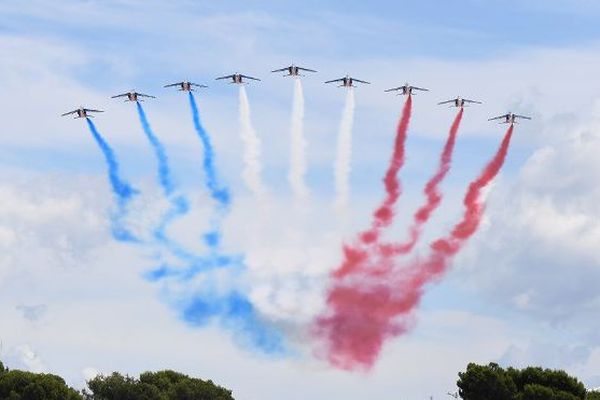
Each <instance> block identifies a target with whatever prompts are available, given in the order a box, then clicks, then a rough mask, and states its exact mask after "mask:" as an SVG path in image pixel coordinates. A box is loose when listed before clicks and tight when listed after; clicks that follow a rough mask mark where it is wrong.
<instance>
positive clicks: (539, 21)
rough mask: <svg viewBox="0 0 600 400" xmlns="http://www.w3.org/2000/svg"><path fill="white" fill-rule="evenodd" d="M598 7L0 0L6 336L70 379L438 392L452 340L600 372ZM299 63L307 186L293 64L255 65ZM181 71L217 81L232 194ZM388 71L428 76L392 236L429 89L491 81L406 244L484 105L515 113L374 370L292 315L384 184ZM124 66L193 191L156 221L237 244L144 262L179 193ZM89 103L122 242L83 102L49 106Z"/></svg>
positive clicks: (414, 193)
mask: <svg viewBox="0 0 600 400" xmlns="http://www.w3.org/2000/svg"><path fill="white" fill-rule="evenodd" d="M599 16H600V6H599V5H598V4H597V3H596V2H593V1H587V0H576V1H563V0H550V1H544V2H541V1H533V0H526V1H496V0H491V1H481V0H465V1H462V2H459V3H456V2H450V3H449V2H441V1H434V2H405V1H395V2H391V1H389V2H388V1H377V0H376V1H370V2H364V1H360V2H359V1H347V2H338V1H312V0H307V1H304V2H281V1H279V2H274V1H260V2H259V1H243V2H242V1H230V2H197V1H183V0H182V1H172V2H168V3H166V2H160V1H138V0H121V1H116V0H115V1H102V2H100V1H66V0H55V1H45V0H33V1H29V2H26V4H25V3H23V2H20V3H18V2H0V17H1V18H0V60H2V61H0V88H2V90H1V91H0V110H2V118H1V119H0V249H1V252H0V316H1V318H0V342H1V346H0V359H2V360H3V362H5V363H6V364H7V365H8V366H9V367H11V368H23V369H28V370H32V371H47V372H52V373H57V374H60V375H63V376H64V377H65V378H66V379H67V381H68V382H69V384H71V385H74V386H75V387H78V388H81V387H83V386H84V384H85V383H84V382H85V379H89V378H90V377H91V376H94V375H95V374H98V373H109V372H111V371H114V370H118V371H122V372H124V373H129V374H138V373H140V372H142V371H145V370H157V369H164V368H171V369H176V370H179V371H182V372H185V373H189V374H191V375H194V376H198V377H202V378H207V379H212V380H213V381H215V382H217V383H219V384H222V385H224V386H226V387H228V388H231V389H233V392H234V396H235V398H236V399H241V400H244V399H254V398H264V399H275V398H281V397H283V396H285V397H286V398H290V399H300V398H306V397H316V398H321V397H326V396H336V397H342V396H343V397H344V398H347V399H359V398H364V397H365V396H366V395H369V396H373V395H377V396H379V397H390V396H394V397H400V398H407V399H411V398H424V397H428V396H433V397H434V398H443V397H445V396H446V392H449V391H450V392H453V391H455V390H456V387H455V383H456V379H457V373H458V372H459V371H462V370H464V369H465V368H466V365H467V363H468V362H479V363H487V362H498V363H500V364H502V365H514V366H525V365H541V366H544V367H551V368H562V369H566V370H567V371H568V372H570V373H573V374H575V375H577V376H578V377H579V378H580V379H581V380H582V381H583V382H584V383H585V385H586V386H587V387H598V386H600V375H599V374H598V372H597V371H598V370H599V367H600V346H599V345H598V343H599V339H600V338H599V337H598V332H600V324H599V323H598V322H597V321H598V319H597V315H598V311H600V296H599V295H598V291H597V287H596V286H597V282H598V281H599V280H600V255H599V253H598V245H599V244H600V206H599V204H600V189H598V185H597V182H598V181H600V159H599V158H598V157H597V154H598V152H599V151H600V129H599V128H600V118H599V117H598V115H600V114H599V112H600V101H599V98H598V94H597V92H598V91H597V88H596V87H595V81H596V79H595V78H596V75H597V71H598V70H599V68H600V56H598V54H600V52H599V51H598V50H599V49H600V30H599V29H598V27H597V23H596V21H597V20H598V17H599ZM292 62H294V63H296V64H298V65H301V66H306V67H308V68H313V69H315V70H317V71H318V72H317V73H315V74H310V75H308V74H307V76H306V77H303V78H302V84H303V89H304V120H303V122H304V134H305V138H306V142H307V147H306V161H307V166H308V169H307V172H306V185H307V187H308V190H309V193H310V197H309V199H308V200H306V201H305V203H304V204H303V205H302V206H300V207H296V206H297V204H296V205H295V203H294V196H293V194H292V192H291V190H290V185H289V183H288V180H287V176H288V170H289V168H290V158H291V156H290V117H291V116H290V114H291V111H292V110H291V106H292V94H293V89H294V85H293V82H292V80H291V79H288V78H283V77H281V76H280V75H279V74H272V73H270V71H271V70H273V69H276V68H281V67H284V66H286V65H289V64H290V63H292ZM233 72H242V73H245V74H248V75H252V76H256V77H259V78H261V79H262V81H260V82H256V83H251V84H249V85H247V87H245V89H246V91H247V95H248V100H249V112H250V114H249V117H250V119H251V122H252V125H253V126H252V128H253V131H254V132H255V133H256V135H257V137H258V139H259V141H260V144H261V149H260V150H261V151H260V156H259V157H258V159H259V160H260V162H261V163H262V178H263V184H264V187H265V188H266V195H265V197H264V198H259V197H257V196H256V195H255V194H254V193H253V192H252V190H249V188H248V187H247V185H246V183H247V181H245V180H244V176H243V170H244V167H245V162H247V161H248V160H247V159H245V156H244V154H245V150H246V146H247V145H248V143H249V142H244V140H243V139H244V136H240V132H241V131H244V126H243V124H240V121H239V117H238V112H239V110H238V88H237V87H235V85H228V84H226V83H224V82H220V81H215V80H214V79H215V78H216V77H218V76H222V75H226V74H230V73H233ZM346 74H351V75H352V76H355V77H356V78H359V79H364V80H367V81H369V82H371V85H364V86H359V87H357V88H355V89H354V95H355V100H356V109H355V111H354V126H353V130H352V141H353V143H352V155H351V173H350V178H349V179H350V191H349V207H348V211H347V212H346V213H345V214H344V215H343V217H341V218H340V217H339V215H337V214H336V213H335V211H334V210H333V208H332V201H333V198H334V196H335V185H334V159H335V155H336V140H337V135H338V127H339V124H340V118H341V114H342V109H343V106H344V101H345V90H344V89H338V88H336V87H334V86H330V85H324V84H323V82H324V81H326V80H329V79H334V78H338V77H341V76H344V75H346ZM183 79H185V80H188V79H189V80H191V81H193V82H197V83H201V84H206V85H208V86H209V88H207V89H202V90H198V91H197V92H196V93H195V96H196V97H195V99H196V101H197V103H198V107H199V110H200V115H201V118H202V123H203V124H204V127H205V128H206V131H207V132H208V134H209V135H210V138H211V140H212V142H213V145H214V157H215V168H216V170H217V175H218V179H219V182H220V184H221V185H222V187H226V188H227V190H228V191H229V194H230V195H231V199H232V200H231V203H227V204H226V205H224V206H223V208H222V209H218V210H217V213H216V214H215V212H214V210H215V208H214V207H213V205H214V201H213V200H214V198H212V197H211V192H210V191H209V190H207V189H206V182H205V170H204V169H203V164H202V162H203V161H202V160H203V158H202V157H203V150H204V147H203V146H202V144H201V142H200V141H199V137H198V135H197V134H196V132H195V130H194V126H193V124H192V119H191V116H190V110H189V105H188V99H187V98H186V96H184V95H183V94H181V93H179V92H176V91H169V90H167V89H164V88H163V85H165V84H167V83H171V82H176V81H180V80H183ZM406 81H408V82H411V83H414V84H415V85H417V86H424V87H427V88H429V89H430V91H429V92H426V93H420V94H418V95H415V96H414V99H413V101H414V104H413V115H412V119H411V124H410V128H409V133H408V139H407V143H406V154H407V161H406V165H405V166H404V168H403V169H402V171H401V173H400V176H401V179H402V182H403V185H404V194H403V197H402V198H401V203H400V206H399V207H398V217H397V221H396V222H397V223H396V224H395V225H394V227H392V228H391V229H390V232H389V236H390V237H403V236H402V235H403V234H404V232H405V228H406V225H407V223H408V222H409V218H410V217H411V215H412V210H414V209H415V208H416V207H418V206H419V204H420V203H421V201H422V194H421V191H422V186H423V183H424V182H425V181H426V180H427V179H428V177H429V176H430V175H431V173H432V172H433V169H434V166H435V164H436V162H437V157H438V154H439V150H440V148H441V147H442V146H443V143H444V140H445V137H446V134H447V131H448V127H449V125H450V123H451V122H452V118H453V117H454V113H455V110H454V109H449V108H445V107H440V106H438V105H437V104H436V103H437V102H439V101H442V100H446V99H449V98H452V97H455V96H457V95H461V96H465V97H467V98H474V99H477V100H481V101H483V104H482V105H481V106H476V107H475V106H474V107H470V108H467V109H465V116H464V119H463V122H462V125H461V128H460V131H459V136H458V140H457V144H456V150H455V157H454V162H453V165H452V169H451V172H450V174H449V175H448V177H447V179H446V180H445V181H444V183H443V186H442V188H443V192H444V200H443V204H442V206H441V207H440V208H439V210H437V212H436V213H435V215H434V216H433V218H432V220H431V221H430V223H429V224H428V225H427V228H426V230H425V234H424V238H423V240H422V243H421V244H419V246H418V248H417V252H418V254H425V253H426V251H427V243H428V242H429V241H430V240H431V239H434V238H436V237H438V236H439V235H443V234H444V233H445V232H447V231H448V230H449V229H450V228H451V227H452V225H453V224H454V223H455V222H456V220H457V219H458V218H459V217H460V215H461V212H462V208H461V207H462V205H461V200H462V196H463V193H464V191H465V189H466V187H467V185H468V183H469V182H470V181H471V180H472V179H473V178H475V177H476V176H477V174H478V173H479V171H480V170H481V168H482V167H483V166H484V165H485V163H486V162H487V160H488V159H489V158H490V157H491V156H492V154H493V152H494V151H495V149H496V147H497V146H498V143H499V141H500V140H501V137H502V134H503V132H504V126H500V125H498V124H495V123H491V122H488V121H487V119H488V118H489V117H492V116H495V115H499V114H503V113H505V112H508V111H514V112H516V113H521V114H526V115H530V116H532V118H533V119H532V120H531V121H525V122H523V123H520V124H518V125H516V127H515V136H514V138H513V141H512V143H511V147H510V151H509V153H508V157H507V159H506V163H505V165H504V168H503V169H502V170H501V173H500V175H499V176H498V177H497V178H496V179H495V180H494V183H493V184H492V185H491V187H490V188H489V190H487V191H486V202H487V206H486V210H485V215H484V219H483V222H482V224H481V227H480V229H479V231H478V232H477V233H476V234H475V236H474V237H473V238H472V239H471V240H470V241H469V242H468V243H467V245H466V246H465V248H464V249H463V250H462V251H461V252H460V253H459V255H458V256H457V257H456V258H455V259H454V260H453V262H452V266H451V269H450V270H449V271H448V272H447V273H446V274H445V275H444V276H443V277H441V278H440V279H439V280H438V281H436V282H435V283H433V284H431V285H429V286H427V288H426V291H425V295H424V297H423V300H422V303H421V304H420V305H419V307H418V309H417V310H416V312H415V314H414V315H413V317H414V324H413V325H412V327H411V329H409V330H408V332H406V333H405V334H403V335H400V336H398V337H395V338H393V339H392V340H389V341H387V342H386V343H385V344H384V346H383V349H382V351H381V353H380V355H379V358H378V360H377V361H376V363H375V364H374V366H373V368H372V369H371V370H370V371H368V372H364V371H359V372H356V371H346V370H340V369H339V368H335V366H332V365H330V364H329V363H328V362H327V360H326V359H324V358H323V357H322V356H321V355H320V354H318V351H316V347H318V346H316V345H315V343H314V338H312V337H311V335H310V324H311V321H313V319H314V318H315V316H317V315H319V313H320V312H321V311H322V309H323V307H324V298H325V294H326V290H327V284H328V282H329V274H330V273H331V271H333V270H334V269H335V268H336V267H337V266H338V265H339V263H340V260H341V256H342V255H341V246H342V243H346V242H348V241H350V240H352V238H353V237H354V233H355V232H357V231H358V230H360V229H364V228H366V227H368V224H369V221H370V216H371V213H372V210H373V209H374V208H375V207H376V205H377V204H378V202H379V201H380V200H381V199H382V197H383V193H384V192H383V186H382V183H381V179H382V177H383V174H384V172H385V168H386V166H387V163H388V161H389V158H390V156H391V151H392V143H393V138H394V131H395V126H396V123H397V120H398V116H399V113H400V109H401V107H402V104H403V100H404V98H403V97H398V96H394V95H391V94H388V93H384V92H383V91H384V89H387V88H390V87H394V86H398V85H400V84H403V83H404V82H406ZM132 89H136V90H138V91H140V92H143V93H148V94H152V95H155V96H156V97H157V98H156V99H149V100H148V101H145V102H143V103H142V105H143V108H144V110H145V112H146V115H147V117H148V120H149V122H150V125H151V128H152V129H153V131H154V133H155V135H156V136H157V137H158V138H159V140H160V141H161V142H162V143H163V144H164V150H165V152H166V155H167V156H168V162H169V166H170V174H171V175H170V176H171V178H172V180H173V182H174V185H176V187H177V193H178V194H179V195H181V197H182V198H184V199H185V201H187V205H188V206H189V211H188V212H187V213H186V214H185V215H183V213H182V215H181V216H179V217H177V218H174V219H173V220H172V221H170V220H169V230H168V235H169V236H170V237H172V238H173V239H174V241H175V242H176V243H177V244H180V245H181V246H183V247H185V248H188V249H193V251H194V252H198V253H203V254H204V253H207V252H210V251H211V250H212V247H211V245H210V243H209V242H207V241H206V240H205V241H204V242H203V241H202V234H203V233H206V232H210V231H211V230H214V229H215V226H218V227H220V229H221V230H220V232H221V233H222V243H221V246H222V248H220V250H219V251H222V252H223V253H224V254H225V253H226V254H227V255H228V256H229V257H230V258H231V260H232V261H231V267H230V268H215V269H210V270H208V271H191V270H190V271H191V272H190V271H188V272H190V276H189V277H186V278H185V279H183V278H178V277H177V276H173V277H170V276H167V277H166V278H163V277H159V278H157V276H158V275H156V271H157V270H160V267H165V266H171V265H178V263H181V262H182V258H181V257H179V258H178V257H177V256H176V254H175V255H174V253H175V252H174V249H173V247H172V246H171V247H168V246H165V245H164V243H163V244H162V245H160V244H157V243H156V229H157V228H156V227H157V224H158V223H159V222H160V221H164V218H166V217H165V215H167V214H168V213H169V211H173V210H177V209H176V206H177V204H178V203H176V201H175V200H176V198H175V197H165V196H164V195H163V189H164V188H163V187H161V186H160V184H159V183H157V181H156V177H155V176H156V169H157V163H156V157H155V153H154V150H155V149H154V148H152V147H150V146H149V144H148V140H147V136H146V134H147V132H144V131H143V130H142V127H141V126H140V124H139V121H138V115H137V113H136V110H135V107H134V106H133V105H132V104H128V103H124V102H122V101H120V100H114V99H111V98H110V96H112V95H115V94H118V93H122V92H124V91H129V90H132ZM81 105H83V106H86V107H90V108H99V109H101V110H105V112H104V113H103V114H98V115H97V116H96V118H94V123H95V124H96V127H97V128H98V131H99V132H100V133H101V134H102V135H103V137H104V138H105V139H106V141H107V143H109V145H110V146H111V147H112V148H113V149H114V151H115V155H116V156H117V158H118V160H119V162H120V165H119V167H120V172H121V174H122V178H123V179H124V180H126V181H127V182H129V183H130V184H131V185H132V187H134V188H135V189H137V190H139V194H138V195H137V196H135V197H134V199H133V200H132V201H131V203H130V204H129V205H128V213H127V215H126V216H125V217H124V224H125V225H126V226H127V227H128V229H130V230H131V231H132V232H133V233H134V234H135V235H137V236H139V237H140V238H141V240H140V242H139V243H134V242H123V241H119V240H116V239H115V237H114V235H112V234H111V228H113V227H114V225H111V224H112V223H113V222H114V219H115V215H117V214H118V207H117V204H116V203H115V198H114V196H113V194H112V193H111V189H110V186H109V181H108V179H107V176H106V166H105V163H104V159H103V155H102V153H101V152H100V151H99V149H98V147H97V145H96V143H95V142H94V140H93V137H92V136H91V135H90V132H89V131H88V128H87V126H86V124H85V122H84V121H83V120H75V121H74V120H72V119H71V118H61V117H60V115H61V114H62V113H64V112H67V111H70V110H72V109H74V108H77V107H79V106H81ZM246 133H248V131H246ZM250 142H252V140H250ZM174 207H175V208H174ZM173 212H176V211H173ZM182 270H183V271H185V269H181V270H177V271H176V273H181V271H182ZM163 271H166V270H165V269H163ZM153 274H154V275H153ZM188 278H189V279H188ZM194 299H195V300H197V301H193V300H194ZM200 300H202V301H200ZM223 304H228V305H229V306H230V308H229V309H227V310H231V309H235V310H236V312H239V313H241V314H243V315H244V316H243V318H242V317H239V316H232V315H233V314H228V312H229V311H227V310H226V311H223V310H224V309H223V308H222V307H223ZM232 304H233V305H234V306H233V305H232ZM229 306H228V307H229ZM198 309H202V310H204V311H205V314H206V315H208V317H207V318H206V319H203V318H197V317H194V316H197V315H198V314H197V312H198ZM241 314H240V315H241ZM236 315H237V314H236ZM290 388H292V389H293V390H290Z"/></svg>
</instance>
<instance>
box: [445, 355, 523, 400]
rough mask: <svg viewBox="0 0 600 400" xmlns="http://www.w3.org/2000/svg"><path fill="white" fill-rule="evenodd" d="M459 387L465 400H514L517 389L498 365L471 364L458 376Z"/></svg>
mask: <svg viewBox="0 0 600 400" xmlns="http://www.w3.org/2000/svg"><path fill="white" fill-rule="evenodd" d="M458 376H459V379H458V382H457V386H458V388H459V394H460V397H462V398H463V399H464V400H512V399H514V397H515V394H516V391H517V388H516V386H515V384H514V382H513V381H512V379H510V377H509V376H507V374H506V372H505V371H504V370H503V369H502V368H500V367H499V366H498V364H494V363H490V364H489V365H477V364H474V363H470V364H469V365H467V371H466V372H460V373H459V374H458Z"/></svg>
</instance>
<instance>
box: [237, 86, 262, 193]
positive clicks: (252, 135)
mask: <svg viewBox="0 0 600 400" xmlns="http://www.w3.org/2000/svg"><path fill="white" fill-rule="evenodd" d="M240 125H241V131H240V135H241V138H242V142H244V156H243V158H244V171H243V172H242V179H243V180H244V183H245V184H246V186H247V187H248V189H250V191H252V193H253V194H254V195H255V196H256V197H259V198H260V197H262V196H263V194H264V191H265V189H264V186H263V183H262V179H261V177H260V174H261V170H262V166H261V164H260V150H261V143H260V139H259V138H258V136H257V135H256V131H255V130H254V127H253V126H252V121H251V119H250V103H249V102H248V95H247V94H246V88H245V87H244V85H240Z"/></svg>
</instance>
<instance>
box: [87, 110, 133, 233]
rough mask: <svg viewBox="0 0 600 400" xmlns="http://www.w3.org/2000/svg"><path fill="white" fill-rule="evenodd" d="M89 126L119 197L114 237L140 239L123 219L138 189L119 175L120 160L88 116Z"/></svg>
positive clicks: (114, 190) (113, 221)
mask: <svg viewBox="0 0 600 400" xmlns="http://www.w3.org/2000/svg"><path fill="white" fill-rule="evenodd" d="M86 122H87V124H88V128H89V129H90V132H91V133H92V136H93V137H94V139H95V140H96V144H98V147H100V150H101V151H102V154H104V158H105V160H106V165H107V167H108V179H109V181H110V186H111V188H112V192H113V194H114V195H115V197H116V199H117V210H116V211H115V212H113V214H112V216H111V230H112V234H113V237H114V238H115V239H117V240H119V241H124V242H137V241H138V239H137V238H136V237H135V236H134V235H133V234H132V233H131V232H129V231H128V230H127V229H126V228H125V227H124V226H123V219H124V218H125V216H126V214H127V205H128V203H129V201H130V200H131V199H132V198H133V196H134V195H136V194H137V193H138V191H137V190H136V189H134V188H133V187H131V186H130V185H129V183H127V182H126V181H124V180H123V179H122V178H121V176H120V175H119V162H118V161H117V157H116V156H115V153H114V151H113V149H112V148H111V147H110V146H109V145H108V143H107V142H106V141H105V140H104V138H103V137H102V135H100V133H99V132H98V130H97V129H96V126H95V125H94V123H93V122H92V120H91V119H89V118H86Z"/></svg>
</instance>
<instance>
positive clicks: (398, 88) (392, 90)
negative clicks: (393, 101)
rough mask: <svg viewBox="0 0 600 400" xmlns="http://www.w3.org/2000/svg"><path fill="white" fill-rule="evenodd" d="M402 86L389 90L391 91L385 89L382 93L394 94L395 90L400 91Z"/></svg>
mask: <svg viewBox="0 0 600 400" xmlns="http://www.w3.org/2000/svg"><path fill="white" fill-rule="evenodd" d="M403 87H404V86H398V87H395V88H391V89H385V90H384V92H395V91H396V90H400V89H402V88H403Z"/></svg>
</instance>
